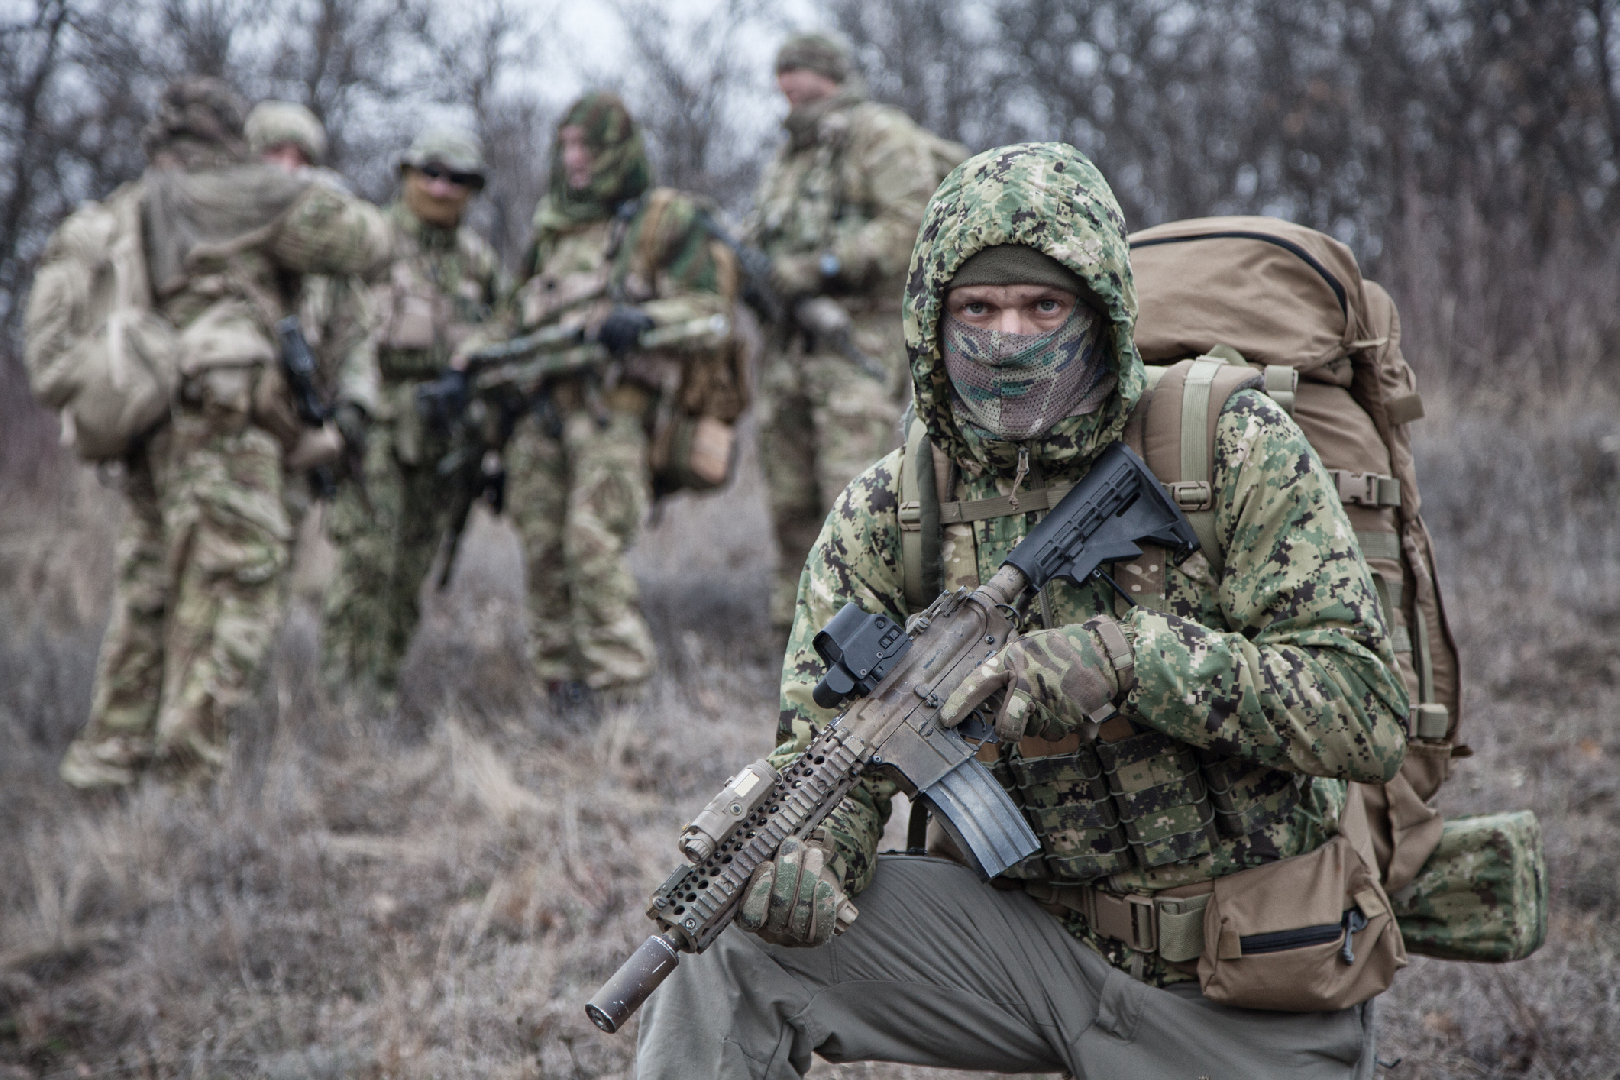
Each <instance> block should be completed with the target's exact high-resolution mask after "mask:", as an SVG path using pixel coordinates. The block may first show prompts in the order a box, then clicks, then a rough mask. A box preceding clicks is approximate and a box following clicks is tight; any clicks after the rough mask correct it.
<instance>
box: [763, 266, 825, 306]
mask: <svg viewBox="0 0 1620 1080" xmlns="http://www.w3.org/2000/svg"><path fill="white" fill-rule="evenodd" d="M822 258H823V257H822V256H820V255H778V256H777V257H776V258H774V259H772V260H771V286H772V287H773V288H775V289H776V295H778V296H780V297H783V298H784V299H787V300H793V299H797V298H799V297H804V296H815V295H817V294H819V293H820V292H821V291H822V289H823V288H825V287H826V284H827V281H826V275H825V274H824V273H823V269H824V267H823V264H822ZM833 262H834V263H836V262H837V260H836V259H834V260H833ZM836 272H837V271H836V267H835V268H834V273H836Z"/></svg>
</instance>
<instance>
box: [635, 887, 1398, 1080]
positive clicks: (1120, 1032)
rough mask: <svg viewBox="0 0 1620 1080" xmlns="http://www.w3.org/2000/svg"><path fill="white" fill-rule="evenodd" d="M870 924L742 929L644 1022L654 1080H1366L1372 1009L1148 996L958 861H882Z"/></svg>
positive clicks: (642, 1072)
mask: <svg viewBox="0 0 1620 1080" xmlns="http://www.w3.org/2000/svg"><path fill="white" fill-rule="evenodd" d="M855 902H856V904H857V905H858V906H859V908H860V917H859V918H858V919H856V921H855V924H854V925H853V926H852V927H850V929H849V930H848V932H846V933H845V934H844V935H843V936H842V937H839V938H835V939H834V940H833V941H832V942H831V943H830V944H828V945H825V946H823V947H821V948H814V949H784V948H779V947H776V946H772V945H766V944H764V943H763V942H761V941H760V940H759V939H758V938H756V937H753V936H752V935H749V934H745V933H743V932H742V931H741V930H738V929H737V928H735V927H733V928H731V929H729V930H727V931H726V932H725V933H724V934H722V935H721V936H720V938H719V939H718V940H717V941H716V942H715V943H714V944H713V945H712V946H710V948H709V949H708V951H707V952H705V953H703V954H701V955H698V956H683V957H682V958H681V964H680V967H678V968H677V969H676V970H675V972H674V973H673V974H672V975H671V976H670V977H669V979H668V980H667V981H666V982H665V983H664V985H663V986H661V987H660V988H659V989H658V991H657V992H656V993H655V994H654V995H653V996H652V998H651V1000H649V1001H648V1002H647V1004H646V1006H645V1007H644V1009H643V1011H642V1017H641V1036H640V1044H639V1046H638V1048H637V1060H636V1075H637V1077H638V1078H639V1080H689V1078H690V1077H695V1076H703V1077H759V1078H766V1080H787V1078H791V1077H799V1076H803V1075H804V1074H805V1073H806V1072H807V1071H808V1070H809V1068H810V1064H811V1062H810V1055H811V1054H812V1053H816V1054H820V1055H821V1056H822V1057H823V1058H826V1059H827V1060H829V1061H835V1062H845V1061H898V1062H905V1063H908V1064H912V1065H922V1066H929V1067H933V1068H949V1069H977V1070H983V1071H986V1072H998V1073H1031V1072H1034V1073H1041V1072H1045V1073H1063V1072H1067V1073H1068V1074H1070V1075H1072V1076H1074V1077H1076V1078H1078V1080H1117V1078H1124V1077H1130V1078H1132V1080H1136V1078H1150V1077H1176V1078H1184V1080H1194V1078H1196V1077H1208V1078H1210V1080H1256V1078H1266V1077H1278V1078H1284V1077H1286V1078H1288V1080H1312V1078H1317V1077H1321V1078H1327V1077H1334V1078H1338V1080H1351V1078H1356V1080H1367V1078H1370V1077H1371V1076H1372V1075H1373V1064H1374V1061H1373V1034H1374V1029H1373V1009H1372V1003H1371V1002H1368V1003H1367V1004H1365V1005H1358V1006H1356V1007H1354V1008H1350V1009H1345V1010H1342V1011H1340V1012H1335V1013H1270V1012H1253V1011H1249V1010H1244V1009H1233V1008H1229V1007H1227V1006H1223V1005H1217V1004H1214V1003H1213V1002H1210V1001H1206V1000H1205V999H1204V998H1203V997H1202V996H1201V995H1200V994H1199V993H1198V990H1197V987H1196V985H1194V984H1191V983H1189V984H1186V985H1184V986H1175V987H1171V988H1169V989H1166V990H1159V989H1155V988H1153V987H1151V986H1147V985H1145V984H1143V983H1140V982H1136V981H1135V980H1133V979H1131V978H1130V976H1128V975H1126V974H1125V973H1124V972H1122V971H1119V970H1117V969H1115V968H1113V967H1111V966H1109V964H1108V963H1107V962H1106V961H1105V960H1103V958H1102V957H1101V956H1099V955H1098V954H1097V953H1096V952H1094V951H1092V950H1091V949H1090V948H1088V947H1087V946H1086V945H1084V944H1082V943H1080V942H1079V941H1076V940H1075V939H1074V938H1073V937H1071V936H1069V935H1068V934H1067V933H1065V932H1064V930H1063V928H1062V926H1061V925H1060V924H1059V922H1058V920H1056V919H1054V918H1053V917H1052V916H1050V915H1048V914H1047V913H1046V912H1044V911H1042V910H1041V909H1040V908H1039V907H1037V906H1036V905H1035V903H1034V902H1033V901H1031V900H1030V899H1029V898H1028V897H1027V896H1025V895H1024V894H1023V893H1016V892H999V891H997V890H995V889H992V888H990V887H989V886H988V885H984V884H981V883H980V882H979V881H978V879H977V878H975V877H974V875H973V874H972V872H971V871H969V870H966V869H964V868H963V867H961V866H958V865H956V864H955V863H950V862H946V861H944V860H940V859H933V858H924V857H916V856H884V857H882V858H880V859H879V860H878V870H877V875H876V877H875V878H874V879H873V882H872V886H871V887H870V888H869V889H867V890H866V891H865V892H864V893H862V894H861V895H860V896H858V897H856V898H855Z"/></svg>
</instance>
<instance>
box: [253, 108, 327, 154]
mask: <svg viewBox="0 0 1620 1080" xmlns="http://www.w3.org/2000/svg"><path fill="white" fill-rule="evenodd" d="M243 135H244V136H245V137H246V138H247V145H248V152H249V153H250V154H254V155H258V154H263V153H264V152H265V151H266V150H269V149H271V148H273V147H276V146H283V145H287V144H291V145H293V146H296V147H298V149H300V150H302V151H303V152H304V156H305V157H306V158H308V159H309V163H310V164H311V165H319V164H320V163H321V162H322V160H323V159H324V158H325V157H326V129H325V128H324V127H322V126H321V122H320V121H319V120H317V119H315V114H314V113H312V112H310V111H309V110H308V109H306V108H304V107H303V106H302V105H299V104H297V103H296V102H292V101H261V102H259V103H258V104H257V105H255V106H253V111H252V112H250V113H248V117H247V122H246V123H245V124H244V125H243Z"/></svg>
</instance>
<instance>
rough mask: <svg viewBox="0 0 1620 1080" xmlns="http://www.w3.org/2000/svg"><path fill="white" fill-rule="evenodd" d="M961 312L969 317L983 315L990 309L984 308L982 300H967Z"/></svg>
mask: <svg viewBox="0 0 1620 1080" xmlns="http://www.w3.org/2000/svg"><path fill="white" fill-rule="evenodd" d="M962 310H963V311H964V312H966V313H967V314H969V315H983V314H984V313H985V312H987V311H989V310H990V309H989V308H988V307H986V306H985V304H984V301H982V300H969V301H968V302H967V303H966V304H965V305H964V306H963V308H962Z"/></svg>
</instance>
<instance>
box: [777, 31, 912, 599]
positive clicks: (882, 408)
mask: <svg viewBox="0 0 1620 1080" xmlns="http://www.w3.org/2000/svg"><path fill="white" fill-rule="evenodd" d="M805 38H808V39H814V40H815V41H819V42H824V41H825V39H822V38H820V37H819V35H806V36H805ZM801 44H802V40H801V39H800V38H795V39H792V40H790V41H789V42H788V43H787V45H785V46H784V47H783V55H782V57H781V58H779V60H778V64H777V70H778V71H782V70H785V68H784V66H783V63H784V61H787V62H791V63H793V64H795V65H796V64H799V63H808V62H810V61H805V60H800V59H799V58H798V57H799V54H800V53H801V52H802V51H803V50H802V49H801V48H800V45H801ZM828 45H829V47H831V45H830V43H828ZM844 66H845V67H846V68H847V64H846V65H844ZM826 70H827V72H828V73H830V75H831V76H833V77H835V81H839V82H841V83H842V84H843V85H842V88H841V89H840V91H839V92H838V93H837V94H835V95H834V96H832V97H830V98H824V99H822V100H821V101H817V102H814V103H812V104H810V105H806V106H802V107H800V108H798V109H795V110H794V111H793V112H791V113H789V114H788V117H787V119H786V120H785V121H784V126H785V127H786V128H787V131H788V139H787V141H786V142H785V143H784V144H783V145H782V147H781V148H780V149H779V150H778V151H777V152H776V156H775V157H774V158H773V159H772V160H771V163H770V165H769V166H768V167H767V168H766V170H765V175H764V176H763V178H762V179H761V180H760V185H759V190H758V192H757V193H756V195H755V210H754V212H753V215H752V217H751V218H750V220H749V222H748V225H747V229H746V232H747V236H748V239H749V241H750V242H751V243H753V244H754V245H756V246H757V247H759V248H760V249H761V250H762V251H764V252H765V253H766V254H767V255H769V256H770V257H771V265H772V271H773V277H774V278H775V279H776V284H777V287H778V290H779V291H780V292H781V293H782V294H783V297H784V299H785V300H787V301H789V302H790V303H791V302H792V301H793V300H794V299H796V298H803V297H805V296H810V295H816V294H824V295H827V296H831V297H833V298H834V299H835V300H836V301H837V302H838V304H839V305H840V306H842V307H843V308H844V309H845V310H846V311H847V312H848V313H849V315H850V317H851V319H852V321H853V323H854V333H853V339H854V343H855V345H856V347H857V348H859V349H860V350H861V351H862V352H864V353H866V355H867V356H869V357H872V358H873V359H875V360H877V361H878V362H879V363H880V364H881V365H882V367H884V368H885V369H886V370H888V372H889V373H890V374H889V377H888V378H886V379H878V378H875V377H874V376H873V375H872V374H870V373H868V372H867V371H866V370H864V369H863V368H862V367H861V366H860V365H858V364H857V363H854V362H852V361H851V360H850V359H849V358H848V357H846V356H845V355H843V354H842V353H840V352H838V351H836V350H834V349H833V348H831V347H830V346H829V344H828V343H827V342H825V341H810V340H807V338H806V337H805V336H804V335H802V334H789V333H786V332H785V331H783V330H782V329H780V328H779V329H778V331H777V332H776V333H775V334H773V335H772V339H771V340H770V342H769V343H768V348H767V351H766V356H765V364H764V369H763V372H762V374H761V377H760V397H761V401H762V409H761V416H760V440H761V442H760V459H761V461H762V462H763V464H764V467H765V481H766V486H767V488H768V490H769V493H770V503H771V516H772V520H773V522H774V526H775V531H776V544H777V559H778V567H777V579H776V587H775V590H774V591H773V594H772V599H771V617H772V621H773V623H774V624H775V625H777V626H779V627H781V628H782V629H784V630H785V629H786V627H787V625H788V624H789V623H790V622H791V621H792V612H793V597H794V594H795V593H796V592H797V590H798V583H799V571H800V568H801V567H802V566H803V564H804V556H805V554H806V553H807V552H808V551H809V550H810V544H811V542H812V541H813V540H814V539H815V536H816V532H817V531H818V530H819V529H820V528H821V523H822V521H823V519H825V518H826V516H827V510H828V508H829V507H831V505H832V500H833V499H834V498H835V497H837V495H838V493H839V492H840V491H842V490H843V489H844V486H845V485H846V484H848V483H849V482H850V481H851V480H853V479H854V478H855V476H856V474H858V473H859V472H860V471H861V470H862V469H864V468H866V467H867V466H868V465H870V464H871V463H872V462H873V461H875V460H877V459H878V458H879V457H881V456H882V455H883V454H884V452H885V451H887V450H889V449H890V448H892V447H893V446H894V445H895V441H896V439H897V437H898V435H897V431H898V421H899V418H900V412H901V409H902V407H903V400H904V396H905V389H906V387H905V377H904V371H905V362H904V356H905V354H904V342H903V340H902V338H901V334H900V320H899V313H900V294H901V291H902V290H903V288H904V286H905V269H906V260H907V259H908V258H909V257H910V255H911V245H912V242H913V241H914V240H915V239H916V236H917V226H918V224H919V223H920V222H921V221H922V215H923V207H924V206H926V205H927V203H928V197H929V196H930V195H932V194H933V193H934V184H935V181H936V179H937V177H938V175H939V174H938V173H937V172H935V165H934V159H933V147H934V141H935V140H934V137H933V136H932V135H930V134H929V133H928V132H926V131H923V130H922V129H921V128H919V127H917V125H916V124H914V123H912V122H911V120H910V119H908V118H907V117H906V115H905V114H904V113H902V112H900V110H898V109H895V108H892V107H891V106H888V105H880V104H877V103H876V102H872V101H867V100H866V99H865V96H864V95H863V94H862V93H861V91H860V89H859V87H858V85H856V84H855V82H854V81H853V79H851V78H850V77H849V76H848V75H847V72H845V73H843V74H842V75H840V72H841V70H842V69H841V68H839V67H831V68H827V69H826ZM826 270H832V271H833V272H832V273H825V272H824V271H826Z"/></svg>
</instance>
